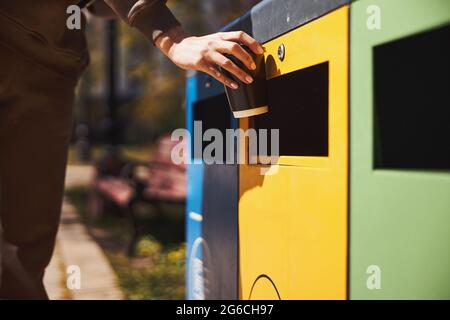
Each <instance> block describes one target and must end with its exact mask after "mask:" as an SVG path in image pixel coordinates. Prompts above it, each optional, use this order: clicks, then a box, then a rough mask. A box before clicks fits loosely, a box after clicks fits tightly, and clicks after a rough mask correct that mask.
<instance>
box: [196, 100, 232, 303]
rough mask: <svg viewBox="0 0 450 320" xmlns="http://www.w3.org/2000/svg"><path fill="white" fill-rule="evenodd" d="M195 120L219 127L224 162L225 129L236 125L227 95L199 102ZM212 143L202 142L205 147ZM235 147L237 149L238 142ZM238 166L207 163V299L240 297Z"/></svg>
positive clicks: (204, 223)
mask: <svg viewBox="0 0 450 320" xmlns="http://www.w3.org/2000/svg"><path fill="white" fill-rule="evenodd" d="M194 120H195V121H202V129H203V132H205V131H206V130H208V129H218V130H219V131H220V132H221V133H222V135H223V137H224V150H223V155H224V159H222V160H223V162H225V160H226V159H225V156H226V150H225V148H226V146H225V134H226V129H235V128H236V126H237V122H236V120H232V115H231V112H230V109H229V106H228V101H227V98H226V95H225V94H221V95H218V96H214V97H210V98H207V99H205V100H201V101H199V102H197V103H196V104H195V106H194ZM209 143H210V142H203V145H202V151H203V150H204V149H205V147H206V146H207V145H208V144H209ZM232 150H233V152H235V150H236V146H234V148H233V149H232ZM197 158H198V157H197ZM204 160H205V159H204ZM238 170H239V169H238V166H237V165H236V164H230V165H227V164H204V171H203V191H202V194H203V204H202V208H203V221H202V237H203V239H204V246H203V251H202V258H203V271H204V290H205V291H204V292H205V298H206V299H208V300H211V299H233V300H234V299H238V216H237V214H238V209H237V207H238V183H239V180H238Z"/></svg>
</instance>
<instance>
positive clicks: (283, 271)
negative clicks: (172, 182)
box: [239, 6, 349, 299]
mask: <svg viewBox="0 0 450 320" xmlns="http://www.w3.org/2000/svg"><path fill="white" fill-rule="evenodd" d="M348 14H349V9H348V6H344V7H341V8H339V9H337V10H335V11H333V12H331V13H329V14H327V15H325V16H323V17H322V18H320V19H317V20H314V21H312V22H310V23H308V24H306V25H303V26H301V27H300V28H297V29H295V30H293V31H291V32H289V33H287V34H285V35H283V36H281V37H278V38H276V39H274V40H272V41H270V42H268V43H266V44H265V49H266V54H265V55H266V57H265V58H266V65H267V71H266V72H267V78H268V89H267V90H268V96H269V98H268V99H269V113H268V114H266V115H263V116H258V117H254V118H252V119H250V120H241V128H243V129H246V128H247V127H249V126H250V127H253V128H255V129H257V130H258V129H279V130H280V131H279V135H280V139H279V149H280V157H279V158H278V161H277V164H275V165H272V167H273V168H272V169H274V170H275V171H274V172H276V173H274V174H265V175H264V174H262V172H263V171H262V170H261V169H263V168H264V166H263V165H262V164H245V165H241V166H240V178H239V179H240V183H239V184H240V195H239V196H240V198H239V254H240V257H239V260H240V261H239V268H240V269H239V283H240V295H241V298H242V299H345V298H346V297H347V241H348V239H347V228H348V225H347V221H348V219H347V216H348V213H347V205H348V204H347V198H348V174H347V173H348V59H349V57H348V46H349V42H348V20H349V17H348ZM269 173H273V172H270V171H269Z"/></svg>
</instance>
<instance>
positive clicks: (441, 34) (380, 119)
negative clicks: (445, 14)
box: [353, 25, 450, 170]
mask: <svg viewBox="0 0 450 320" xmlns="http://www.w3.org/2000/svg"><path fill="white" fill-rule="evenodd" d="M449 39H450V25H446V26H444V27H440V28H437V29H434V30H431V31H426V32H422V33H419V34H415V35H413V36H409V37H406V38H402V39H399V40H396V41H393V42H389V43H385V44H382V45H379V46H376V47H374V48H373V59H374V65H373V70H374V71H373V72H374V122H375V123H374V129H375V131H374V167H375V168H387V169H419V170H449V169H450V147H449V146H450V144H449V139H450V41H449ZM353 107H355V108H356V107H358V106H353Z"/></svg>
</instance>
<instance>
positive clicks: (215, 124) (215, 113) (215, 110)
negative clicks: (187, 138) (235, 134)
mask: <svg viewBox="0 0 450 320" xmlns="http://www.w3.org/2000/svg"><path fill="white" fill-rule="evenodd" d="M193 118H194V121H201V122H202V134H204V133H205V132H206V131H207V130H208V129H218V130H219V131H220V132H221V134H222V137H223V138H224V139H223V140H224V141H223V153H222V154H223V159H222V161H224V162H225V160H226V158H225V157H226V139H225V137H226V129H233V127H232V123H231V112H230V108H229V106H228V100H227V96H226V95H225V93H223V94H221V95H218V96H214V97H211V98H207V99H205V100H201V101H198V102H196V103H195V104H194V115H193ZM200 139H201V140H202V149H201V150H202V155H194V152H192V153H191V154H192V155H193V156H194V157H195V158H197V159H202V158H203V151H204V150H205V148H206V146H208V145H209V144H210V143H211V142H210V141H203V139H202V137H194V136H192V139H191V148H192V149H191V150H195V149H194V142H195V141H196V140H197V141H200ZM212 156H213V157H215V156H216V155H215V153H214V152H213V153H212ZM203 160H205V159H203Z"/></svg>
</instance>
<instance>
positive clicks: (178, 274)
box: [66, 187, 185, 300]
mask: <svg viewBox="0 0 450 320" xmlns="http://www.w3.org/2000/svg"><path fill="white" fill-rule="evenodd" d="M66 197H67V200H68V201H69V202H70V203H72V204H73V205H74V206H75V207H76V208H77V210H78V212H79V213H80V215H81V218H82V220H83V222H84V223H85V224H86V226H87V227H88V229H89V231H90V233H91V234H92V236H93V237H94V238H95V239H96V240H97V242H98V243H99V244H100V246H101V247H102V248H103V250H104V252H105V253H106V256H107V257H108V259H109V261H110V262H111V265H112V266H113V268H114V270H115V271H116V273H117V275H118V277H119V281H120V284H121V287H122V289H123V291H124V293H125V296H126V298H127V299H132V300H147V299H184V291H185V288H184V272H185V271H184V265H185V244H184V214H183V212H184V208H182V207H181V206H163V207H162V210H161V212H160V211H157V210H155V209H154V208H153V207H151V206H149V205H142V206H140V207H139V208H138V210H137V211H138V215H139V220H140V221H141V222H142V223H141V224H142V226H143V229H142V234H144V236H143V237H142V238H141V239H140V240H139V242H138V245H137V250H136V251H137V255H136V257H134V258H129V257H128V256H126V255H125V253H124V252H125V248H126V244H127V241H128V239H129V231H128V228H127V227H126V224H125V223H124V218H123V217H122V216H121V215H120V214H119V213H118V212H116V211H115V210H111V212H109V213H108V214H107V215H105V217H102V218H101V219H98V220H95V221H94V220H92V219H91V218H90V215H89V211H88V205H87V204H88V197H89V189H88V188H87V187H78V188H73V189H70V190H68V191H66Z"/></svg>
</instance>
